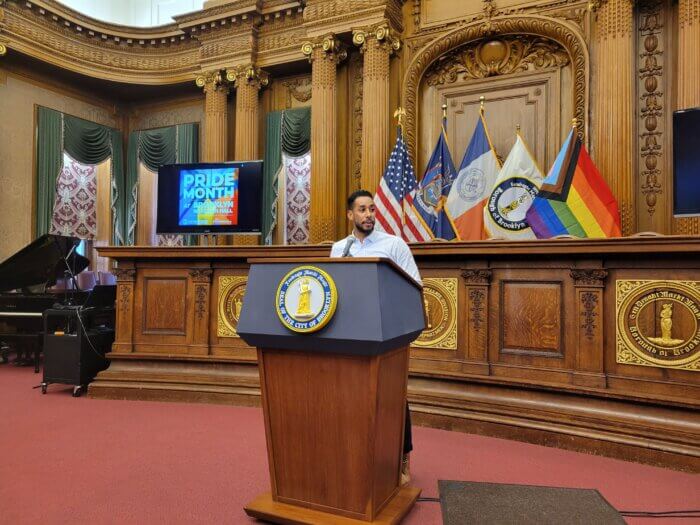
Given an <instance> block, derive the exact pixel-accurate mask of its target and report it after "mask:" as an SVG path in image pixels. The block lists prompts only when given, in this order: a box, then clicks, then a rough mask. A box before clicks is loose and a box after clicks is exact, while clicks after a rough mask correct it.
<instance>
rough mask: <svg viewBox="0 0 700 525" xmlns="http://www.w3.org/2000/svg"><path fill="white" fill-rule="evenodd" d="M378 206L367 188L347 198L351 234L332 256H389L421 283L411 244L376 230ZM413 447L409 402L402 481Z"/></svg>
mask: <svg viewBox="0 0 700 525" xmlns="http://www.w3.org/2000/svg"><path fill="white" fill-rule="evenodd" d="M375 215H376V208H375V205H374V199H373V197H372V194H371V193H370V192H369V191H367V190H357V191H355V192H353V193H352V194H351V195H350V196H349V197H348V204H347V217H348V220H349V221H350V222H352V225H353V227H352V233H350V235H348V236H347V237H346V238H345V239H342V240H340V241H338V242H336V243H334V244H333V247H332V248H331V257H386V258H387V259H390V260H392V261H393V262H394V263H396V265H397V266H398V267H399V268H401V269H402V270H404V271H405V272H406V273H407V274H408V275H410V276H411V277H412V278H413V280H415V281H416V282H417V283H418V284H422V283H421V278H420V273H418V267H417V266H416V261H415V260H414V259H413V254H412V253H411V249H410V248H409V247H408V244H406V242H405V241H404V240H403V239H402V238H401V237H397V236H396V235H390V234H388V233H385V232H382V231H378V230H375V229H374V225H375V221H376V217H375ZM411 450H413V442H412V439H411V413H410V412H409V410H408V402H406V427H405V430H404V443H403V463H402V466H401V483H402V484H404V485H405V484H407V483H408V482H409V481H410V480H411V476H410V470H409V466H410V462H409V454H410V452H411Z"/></svg>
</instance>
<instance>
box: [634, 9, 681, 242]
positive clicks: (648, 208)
mask: <svg viewBox="0 0 700 525" xmlns="http://www.w3.org/2000/svg"><path fill="white" fill-rule="evenodd" d="M635 16H636V26H637V42H636V44H637V53H636V57H637V63H636V72H637V87H636V89H637V93H638V97H637V116H638V123H637V155H638V157H637V170H636V171H637V177H636V178H637V183H636V185H635V188H636V191H637V229H638V230H639V231H656V232H659V233H670V232H671V216H672V214H673V210H672V184H673V180H672V176H673V171H672V165H671V160H672V159H671V157H672V155H671V147H672V141H671V115H672V111H671V107H670V102H671V100H672V94H673V82H672V78H673V63H672V49H673V42H672V37H673V34H674V32H673V9H672V6H671V2H670V1H667V0H645V1H644V2H640V3H639V4H638V8H637V10H636V12H635Z"/></svg>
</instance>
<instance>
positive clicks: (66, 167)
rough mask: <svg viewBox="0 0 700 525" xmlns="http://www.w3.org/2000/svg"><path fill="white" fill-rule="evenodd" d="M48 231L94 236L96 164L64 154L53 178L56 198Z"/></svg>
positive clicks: (91, 237)
mask: <svg viewBox="0 0 700 525" xmlns="http://www.w3.org/2000/svg"><path fill="white" fill-rule="evenodd" d="M49 233H54V234H57V235H66V236H68V237H77V238H79V239H94V238H95V237H96V236H97V176H96V169H95V165H94V164H93V165H90V164H83V163H81V162H77V161H76V160H74V159H72V158H71V157H70V155H68V154H67V153H66V154H64V155H63V168H62V169H61V173H60V174H59V176H58V180H57V181H56V200H55V204H54V206H53V220H52V222H51V229H50V230H49Z"/></svg>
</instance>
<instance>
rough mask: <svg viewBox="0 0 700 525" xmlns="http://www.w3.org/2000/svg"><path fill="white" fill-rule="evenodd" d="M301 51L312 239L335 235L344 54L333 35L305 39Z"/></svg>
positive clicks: (344, 51)
mask: <svg viewBox="0 0 700 525" xmlns="http://www.w3.org/2000/svg"><path fill="white" fill-rule="evenodd" d="M302 52H303V53H304V54H305V55H306V56H308V57H309V60H310V61H311V64H312V66H311V217H310V221H309V223H310V228H309V229H310V235H311V242H313V243H318V242H322V241H330V240H334V239H335V238H336V235H337V224H338V221H337V217H336V199H337V195H336V193H337V182H336V178H337V158H336V155H337V151H336V150H337V143H338V137H337V129H336V128H337V107H336V67H337V65H338V63H339V62H340V61H341V60H343V59H345V58H346V57H347V51H346V50H345V49H343V47H342V46H341V44H340V42H339V41H338V40H336V39H335V36H334V35H328V36H325V37H324V38H323V39H321V40H320V41H316V42H305V43H304V45H303V46H302Z"/></svg>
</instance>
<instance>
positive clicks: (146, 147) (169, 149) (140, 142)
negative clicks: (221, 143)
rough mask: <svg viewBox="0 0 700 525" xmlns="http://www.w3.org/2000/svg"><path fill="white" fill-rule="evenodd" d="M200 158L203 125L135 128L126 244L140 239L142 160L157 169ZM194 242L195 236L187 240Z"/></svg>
mask: <svg viewBox="0 0 700 525" xmlns="http://www.w3.org/2000/svg"><path fill="white" fill-rule="evenodd" d="M198 159H199V124H198V123H196V122H193V123H189V124H178V125H177V126H168V127H166V128H158V129H148V130H140V131H132V132H131V133H130V134H129V145H128V148H127V168H126V189H127V191H126V194H127V200H126V212H125V214H124V215H125V216H126V221H127V224H126V232H127V234H126V243H127V244H131V245H133V244H135V242H136V219H137V218H136V214H137V209H138V176H139V174H138V165H139V161H141V162H143V163H144V165H145V166H146V167H147V168H148V169H149V170H150V171H154V172H156V173H157V172H158V168H159V167H160V166H162V165H164V164H175V163H176V162H177V163H188V162H197V161H198ZM185 242H186V243H187V244H192V243H193V242H194V240H193V237H192V236H187V237H186V239H185Z"/></svg>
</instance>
